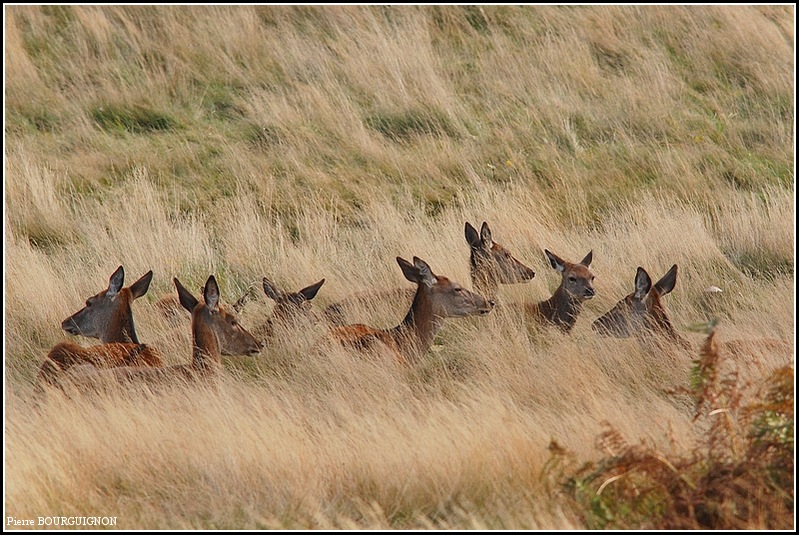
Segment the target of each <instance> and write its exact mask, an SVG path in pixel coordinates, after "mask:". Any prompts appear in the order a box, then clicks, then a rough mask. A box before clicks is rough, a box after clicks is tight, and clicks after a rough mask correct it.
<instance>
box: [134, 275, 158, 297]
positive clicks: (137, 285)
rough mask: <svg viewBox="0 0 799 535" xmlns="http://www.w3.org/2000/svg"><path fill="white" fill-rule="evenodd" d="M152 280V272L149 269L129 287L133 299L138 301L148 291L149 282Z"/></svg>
mask: <svg viewBox="0 0 799 535" xmlns="http://www.w3.org/2000/svg"><path fill="white" fill-rule="evenodd" d="M152 280H153V270H152V269H151V270H150V271H148V272H147V273H145V274H144V275H142V278H140V279H139V280H137V281H136V282H134V283H133V284H131V285H130V292H131V293H132V294H133V299H138V298H139V297H141V296H143V295H144V294H146V293H147V290H149V289H150V281H152Z"/></svg>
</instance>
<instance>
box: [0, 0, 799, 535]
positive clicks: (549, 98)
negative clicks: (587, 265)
mask: <svg viewBox="0 0 799 535" xmlns="http://www.w3.org/2000/svg"><path fill="white" fill-rule="evenodd" d="M792 13H793V12H792V11H791V9H790V8H788V7H785V6H782V7H780V6H771V7H763V8H760V7H752V6H749V7H741V8H734V7H726V8H714V7H709V6H702V7H655V8H644V7H595V8H585V7H583V8H573V9H567V8H556V7H540V8H529V7H527V8H525V7H519V6H501V7H492V8H489V7H484V8H477V7H465V6H461V7H456V6H446V7H444V6H440V7H433V8H422V7H415V8H400V7H390V8H389V7H373V8H359V7H336V8H319V7H268V6H264V7H257V8H256V7H246V8H228V7H201V6H196V7H192V8H183V9H181V8H169V7H159V8H152V7H151V8H141V7H133V6H128V7H110V8H106V7H95V6H85V7H80V8H73V7H58V6H48V7H24V6H13V7H10V8H7V10H6V15H7V18H6V32H5V33H6V59H7V62H6V80H7V86H6V97H7V100H6V116H7V126H6V136H7V137H6V139H7V141H6V148H5V156H6V173H5V177H6V178H5V196H6V198H5V201H6V202H5V207H6V220H5V318H4V320H5V329H4V332H5V338H4V343H5V347H4V355H5V359H4V362H5V374H6V379H7V380H6V387H5V398H6V399H5V402H6V406H5V409H6V414H5V426H6V427H5V431H6V434H5V439H6V440H5V446H6V466H5V468H6V469H5V474H6V475H5V490H6V495H5V507H6V511H7V514H8V515H13V516H16V517H17V518H35V517H37V516H42V515H105V516H118V517H119V523H118V527H119V528H122V529H146V528H164V527H169V528H178V529H179V528H185V529H194V528H230V529H240V528H353V529H357V528H360V529H366V528H371V529H390V528H419V529H427V528H441V529H448V528H476V529H477V528H483V529H498V528H503V529H581V528H584V527H586V526H587V525H590V524H588V523H587V522H586V520H585V518H582V517H581V514H582V513H580V512H579V511H576V510H575V508H574V506H573V503H572V502H571V501H570V500H569V499H568V497H566V496H564V495H563V494H562V493H561V491H562V488H561V487H559V486H558V483H557V482H556V481H554V480H553V478H552V471H551V467H550V465H549V464H548V462H549V461H550V455H549V451H548V446H549V444H550V441H551V440H552V439H554V440H556V441H557V442H558V443H559V444H560V445H562V446H563V447H565V448H567V449H568V450H570V451H572V452H574V455H575V456H576V458H577V459H578V460H579V461H581V462H582V461H589V460H596V459H598V458H599V457H600V456H601V455H602V452H600V451H598V450H597V448H595V440H596V437H598V436H599V435H600V433H602V431H603V429H604V428H603V426H602V422H603V421H607V422H609V423H610V424H611V425H612V426H613V427H614V428H615V429H617V430H618V431H619V432H620V433H621V434H622V435H623V436H625V437H626V438H627V440H628V441H629V442H630V443H636V442H639V441H644V442H646V443H647V444H649V445H652V447H653V448H656V449H658V450H659V451H668V452H674V453H675V454H684V453H688V452H692V451H694V450H695V448H696V447H697V444H700V443H701V442H702V440H703V433H704V432H705V431H706V429H707V424H706V422H702V421H698V422H692V421H691V420H692V417H693V412H692V407H691V401H690V399H688V398H687V397H686V396H684V395H679V394H674V393H673V392H672V391H674V390H676V389H678V388H679V387H684V386H686V385H687V384H688V381H689V375H690V367H691V359H692V358H694V357H695V356H696V355H691V354H682V353H675V354H671V353H661V352H653V351H651V350H648V349H646V348H643V347H641V346H639V345H638V344H637V343H635V342H634V341H632V340H617V339H607V338H600V337H598V336H596V335H595V334H594V333H593V331H592V330H591V328H590V324H591V322H592V321H593V320H594V319H595V318H597V317H598V316H599V315H601V314H603V313H604V312H606V311H607V310H608V309H609V308H610V307H611V306H612V305H613V304H615V303H616V302H617V301H618V300H619V299H621V298H622V297H623V296H624V295H626V294H628V293H630V292H631V291H632V290H633V280H634V277H635V272H636V267H637V266H642V267H644V268H646V269H647V271H648V272H649V273H650V274H651V275H652V277H653V278H655V279H657V278H659V277H660V276H662V275H663V274H664V273H665V272H666V271H667V270H668V269H669V267H670V266H671V265H672V264H675V263H676V264H678V265H679V267H680V272H679V275H678V280H677V286H676V289H675V290H674V292H673V293H672V294H670V295H669V296H668V297H666V298H665V301H666V306H667V307H668V308H669V310H670V312H671V315H672V320H673V321H674V323H675V325H676V327H677V329H678V330H680V332H681V333H683V335H684V336H686V337H687V338H689V339H690V340H691V341H692V342H694V343H695V346H696V347H697V349H698V347H699V344H700V342H701V339H702V338H701V336H700V335H699V334H696V333H695V332H692V331H690V330H689V327H690V326H691V325H693V324H695V323H697V322H706V321H708V320H710V319H711V318H714V317H719V318H721V320H722V321H721V324H720V327H719V329H718V338H719V339H721V340H732V339H749V340H755V339H757V338H760V337H768V338H783V339H787V340H793V338H794V334H795V311H794V306H795V302H794V300H795V283H794V269H795V248H794V247H795V246H794V240H795V234H794V230H793V229H794V224H793V223H794V219H795V215H794V214H795V212H794V210H795V197H794V191H793V190H794V171H793V167H792V165H793V164H792V160H793V135H792V125H791V121H790V118H791V117H793V108H794V106H793V102H792V100H791V94H792V92H793V80H792V78H791V76H790V75H791V70H792V68H793V29H792V26H791V24H790V19H791V15H792ZM167 36H168V37H167ZM115 121H116V122H115ZM170 125H172V126H170ZM466 221H469V222H470V223H472V224H473V225H475V226H477V227H478V228H479V225H480V224H481V223H482V222H483V221H488V222H489V224H490V225H491V229H492V231H493V237H494V239H495V240H496V241H498V242H499V243H501V244H503V245H504V246H505V247H507V248H508V249H509V250H510V251H511V252H512V253H513V254H514V256H515V257H516V258H518V259H519V260H520V261H522V262H523V263H525V264H526V265H528V266H530V267H532V268H533V269H534V270H535V271H536V277H535V279H533V280H532V281H530V282H529V283H527V284H523V285H515V286H505V287H502V288H501V289H500V295H499V298H500V302H501V306H500V307H498V309H497V310H495V311H494V312H492V313H491V314H490V315H488V316H486V317H478V318H464V319H453V320H448V321H447V324H446V326H445V328H444V329H443V331H442V332H441V333H440V335H439V337H438V338H437V340H436V343H435V345H434V346H433V348H432V349H431V350H430V352H429V353H428V355H426V357H425V358H424V359H423V360H422V361H421V362H419V363H418V364H417V365H415V366H413V367H412V368H410V369H400V368H398V367H397V366H396V365H394V364H393V363H391V361H390V359H387V360H386V361H382V360H380V359H376V360H370V359H364V358H362V357H359V356H358V355H352V354H349V353H347V352H345V351H343V350H341V349H338V348H333V347H329V346H327V345H325V344H324V343H322V342H320V340H322V339H323V338H324V333H325V325H324V324H315V325H310V324H302V325H301V326H300V328H299V329H300V330H299V333H298V332H297V331H293V330H291V329H289V330H283V331H279V333H280V334H281V336H279V337H278V339H277V340H276V341H275V342H274V343H273V344H272V345H271V346H270V347H268V348H267V349H265V350H264V351H263V352H262V353H261V355H259V356H257V357H255V358H245V357H229V358H226V359H225V368H226V372H227V373H226V378H225V380H224V381H223V382H222V385H221V387H220V388H219V390H217V391H209V390H203V389H188V390H186V389H179V390H176V391H175V392H170V393H166V394H160V395H150V394H142V395H125V394H124V393H119V394H118V395H104V396H98V397H89V398H82V397H78V399H66V398H64V397H63V396H62V395H60V394H54V395H53V396H52V397H51V398H49V399H47V400H46V401H41V400H35V399H34V397H33V393H32V392H33V389H32V380H33V377H34V376H35V373H36V370H37V367H38V366H39V364H40V363H41V360H42V358H43V357H44V356H45V355H46V353H47V351H48V350H49V349H50V348H51V347H52V346H53V345H54V344H56V343H58V342H59V341H61V340H63V339H65V338H66V335H65V334H64V333H63V332H62V331H61V330H60V328H59V325H60V322H61V321H62V320H63V319H64V318H65V317H67V316H68V315H69V314H71V313H73V312H74V311H76V310H77V309H78V308H80V307H81V306H82V303H83V300H84V299H85V298H86V297H88V296H89V295H92V294H95V293H97V292H98V291H100V290H101V289H102V288H104V287H105V286H106V285H107V283H108V277H109V276H110V274H111V273H112V272H113V271H114V269H116V267H117V266H118V265H120V264H122V265H124V267H125V270H126V274H127V279H128V280H127V281H126V284H130V283H131V282H132V281H134V280H136V278H138V277H139V276H141V275H142V274H143V273H145V272H146V271H147V270H149V269H152V270H153V271H154V273H155V276H154V279H153V282H152V284H151V287H150V290H149V292H148V294H147V295H146V296H145V297H144V298H143V299H139V300H137V302H136V303H134V305H133V310H134V315H135V318H136V328H137V333H138V335H139V338H140V339H141V341H142V342H144V343H148V344H153V345H156V346H158V347H159V348H160V349H161V350H162V352H163V353H164V355H165V356H166V360H167V362H168V364H176V363H184V362H188V361H189V359H190V356H191V346H190V344H191V336H190V330H189V321H188V318H187V317H186V318H185V319H184V321H183V322H182V323H178V324H177V325H173V324H171V323H170V322H169V321H167V320H166V319H165V318H163V317H162V316H161V314H160V313H159V311H158V310H157V309H156V307H154V306H153V304H154V302H155V301H156V300H157V299H158V298H159V297H160V296H162V295H164V294H174V293H175V289H174V285H173V283H172V278H173V277H178V278H179V279H180V281H181V282H182V283H183V284H184V285H185V286H186V287H187V288H189V289H191V290H193V291H194V293H195V295H198V292H197V288H199V287H200V285H201V284H202V283H203V282H204V281H205V280H206V279H207V277H208V275H209V274H214V275H215V276H216V277H217V280H218V281H219V284H220V288H221V292H222V298H223V299H224V300H226V301H228V302H233V301H235V300H236V299H237V298H238V297H239V296H240V295H241V294H242V293H243V292H244V291H246V290H247V289H248V288H250V287H254V289H255V294H256V296H257V297H256V299H254V300H253V302H251V303H249V304H248V305H247V307H245V309H244V311H243V312H242V314H241V320H242V323H243V324H244V325H245V327H247V328H248V329H251V330H255V329H256V328H257V327H258V326H259V325H261V324H262V322H263V321H264V320H265V319H266V318H267V316H268V315H269V313H270V310H271V306H272V303H271V301H270V300H268V299H267V298H266V297H265V296H264V295H263V294H262V289H261V278H262V277H264V276H266V277H269V278H270V279H272V280H274V281H275V282H276V283H277V284H278V285H279V286H281V287H283V288H285V289H287V290H292V291H295V290H297V289H299V288H302V287H304V286H307V285H308V284H310V283H312V282H316V281H318V280H319V279H321V278H323V277H324V278H325V279H326V283H325V285H324V286H323V287H322V288H321V290H320V292H319V294H318V296H317V297H316V299H314V301H313V304H314V307H315V308H316V309H321V308H322V307H324V306H325V305H328V304H330V303H333V302H335V301H338V300H340V299H344V298H346V297H347V296H349V295H352V294H354V293H358V292H379V291H380V290H382V289H389V288H403V287H410V286H411V285H410V283H408V282H407V281H406V280H405V279H404V277H403V276H402V274H401V272H400V270H399V268H398V266H397V264H396V261H395V258H396V257H397V256H401V257H403V258H406V259H411V258H412V257H413V256H418V257H420V258H422V259H424V260H425V261H427V262H428V263H429V264H430V266H431V268H432V269H433V271H434V272H435V273H436V274H441V275H446V276H448V277H450V278H452V279H455V280H457V281H459V282H461V283H463V284H464V285H465V286H466V287H471V284H470V281H469V266H468V252H469V249H468V246H467V244H466V243H465V239H464V235H463V233H464V223H465V222H466ZM545 248H546V249H548V250H550V251H552V252H554V253H556V254H557V255H559V256H561V257H562V258H564V259H566V260H569V261H579V260H580V259H581V258H583V257H584V256H585V254H586V253H587V252H588V251H589V250H593V263H592V270H593V271H594V273H595V274H596V280H595V287H596V290H597V296H596V298H595V299H593V300H591V301H589V302H588V303H587V304H586V306H585V309H584V310H583V312H582V314H581V316H580V317H579V318H578V320H577V324H576V326H575V328H574V330H573V332H572V333H571V334H570V335H569V336H564V335H561V334H560V333H558V332H555V331H554V330H548V329H541V328H537V327H536V326H533V325H526V324H525V323H524V321H523V319H522V318H520V317H517V316H515V315H514V314H513V313H512V309H510V308H509V307H507V306H505V305H507V304H510V303H514V302H523V301H532V300H542V299H545V298H547V297H548V296H549V295H551V293H552V291H553V290H554V289H555V288H556V287H557V284H558V283H559V280H560V276H559V274H558V273H556V272H555V271H554V270H553V269H552V268H551V266H550V265H549V263H548V261H547V260H546V257H545V256H544V253H543V250H544V249H545ZM710 285H716V286H719V287H721V288H722V289H723V292H722V293H721V294H718V295H715V296H708V295H707V294H705V293H704V292H703V290H704V289H705V288H706V287H708V286H710ZM407 307H408V303H401V302H392V303H386V304H385V305H383V306H382V309H380V310H376V309H370V310H365V311H362V313H363V314H364V316H363V321H365V322H367V323H369V324H370V325H373V326H376V327H389V326H393V325H396V324H397V323H399V321H400V320H401V319H402V317H403V315H404V313H405V311H406V310H407ZM83 342H85V343H86V344H89V343H94V342H93V341H89V340H83ZM790 362H792V360H791V357H790V356H786V355H778V354H770V353H768V352H767V351H758V350H756V351H755V352H754V354H752V355H750V356H749V358H746V359H745V358H742V359H741V360H740V361H738V362H733V363H732V365H733V366H737V367H738V368H739V369H740V370H741V372H742V374H746V377H747V378H748V379H751V381H752V382H753V383H756V382H757V381H759V380H760V379H761V378H762V377H764V376H765V375H766V374H768V373H769V372H770V371H771V370H773V369H775V368H778V367H780V366H783V365H785V364H788V363H790ZM670 392H671V393H670Z"/></svg>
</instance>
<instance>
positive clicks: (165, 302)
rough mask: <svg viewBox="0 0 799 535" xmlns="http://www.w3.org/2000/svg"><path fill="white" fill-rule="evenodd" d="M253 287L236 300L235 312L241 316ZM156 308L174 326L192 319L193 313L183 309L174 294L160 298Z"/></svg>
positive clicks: (201, 290)
mask: <svg viewBox="0 0 799 535" xmlns="http://www.w3.org/2000/svg"><path fill="white" fill-rule="evenodd" d="M252 290H253V287H252V286H250V287H249V288H247V291H246V292H244V294H242V296H241V297H239V298H238V300H236V302H235V303H233V305H231V306H232V307H233V310H235V311H236V314H241V309H242V308H244V305H245V304H247V301H249V299H250V297H251V295H252ZM202 292H203V289H202V288H200V293H202ZM155 308H157V309H158V310H159V311H160V312H161V314H162V315H163V316H164V318H166V320H167V321H169V323H170V324H172V325H175V326H176V325H179V324H180V322H181V321H182V320H183V318H186V319H189V318H191V311H189V312H188V313H187V312H186V309H185V308H183V305H181V304H180V299H179V298H178V297H177V296H175V295H174V294H165V295H162V296H161V297H159V298H158V300H157V301H156V302H155Z"/></svg>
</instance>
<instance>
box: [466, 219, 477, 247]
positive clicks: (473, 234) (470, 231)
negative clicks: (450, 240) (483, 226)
mask: <svg viewBox="0 0 799 535" xmlns="http://www.w3.org/2000/svg"><path fill="white" fill-rule="evenodd" d="M464 234H465V235H466V243H468V244H469V247H471V248H472V249H479V248H480V235H479V234H477V229H476V228H474V227H473V226H472V225H471V224H470V223H469V222H468V221H467V222H466V228H465V229H464Z"/></svg>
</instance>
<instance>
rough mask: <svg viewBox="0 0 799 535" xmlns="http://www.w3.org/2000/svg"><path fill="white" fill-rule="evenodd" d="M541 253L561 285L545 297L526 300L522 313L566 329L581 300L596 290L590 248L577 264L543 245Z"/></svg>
mask: <svg viewBox="0 0 799 535" xmlns="http://www.w3.org/2000/svg"><path fill="white" fill-rule="evenodd" d="M544 253H545V254H546V255H547V258H548V259H549V262H550V264H551V265H552V267H553V268H554V269H556V270H557V271H559V272H560V274H561V282H560V286H558V288H557V289H556V290H555V293H554V294H553V295H552V297H550V298H549V299H547V300H546V301H541V302H539V303H528V304H526V305H525V306H524V309H525V313H526V315H528V316H530V317H532V318H534V319H535V320H536V321H538V322H541V323H544V324H549V325H554V326H556V327H558V328H559V329H560V330H561V331H563V332H564V333H568V332H569V331H571V329H572V327H574V324H575V323H576V321H577V316H578V315H579V313H580V311H581V310H582V308H583V302H585V301H587V300H588V299H591V298H593V297H594V295H595V293H596V292H595V291H594V284H593V281H594V274H593V273H592V272H591V269H590V266H591V259H592V256H593V251H591V252H589V253H588V254H587V255H586V256H585V258H583V259H582V260H581V261H580V262H579V263H577V264H573V263H571V262H566V261H565V260H563V259H561V258H560V257H558V256H557V255H555V254H553V253H551V252H549V251H547V250H546V249H544Z"/></svg>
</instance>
